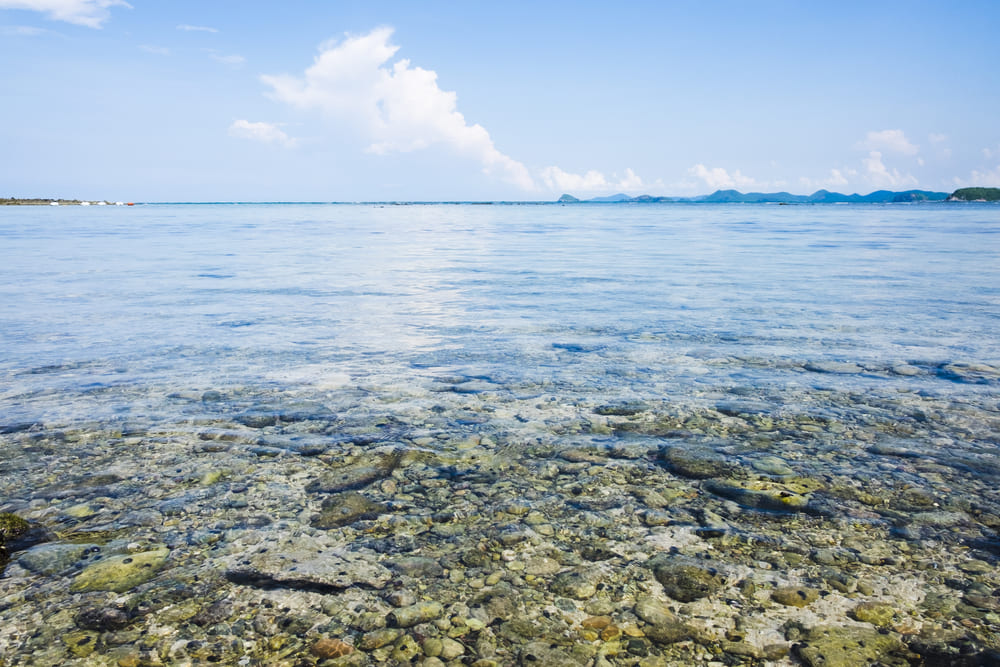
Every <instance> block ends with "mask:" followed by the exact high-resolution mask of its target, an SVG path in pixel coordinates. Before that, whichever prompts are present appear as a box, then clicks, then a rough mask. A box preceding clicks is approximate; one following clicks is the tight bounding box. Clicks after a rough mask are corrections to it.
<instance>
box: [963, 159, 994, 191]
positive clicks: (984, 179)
mask: <svg viewBox="0 0 1000 667" xmlns="http://www.w3.org/2000/svg"><path fill="white" fill-rule="evenodd" d="M953 180H954V181H955V185H957V186H958V187H963V188H975V187H979V188H1000V164H998V165H997V166H996V167H994V168H993V169H987V170H986V171H979V170H978V169H974V170H973V171H972V173H970V174H969V178H968V179H963V178H957V177H956V178H955V179H953Z"/></svg>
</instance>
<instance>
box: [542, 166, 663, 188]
mask: <svg viewBox="0 0 1000 667" xmlns="http://www.w3.org/2000/svg"><path fill="white" fill-rule="evenodd" d="M541 178H542V182H543V183H545V185H546V187H548V188H549V189H550V190H559V191H561V192H591V191H595V190H614V191H616V192H634V191H636V190H639V189H641V188H642V187H644V185H643V181H642V179H641V178H640V177H639V175H638V174H636V173H635V172H634V171H632V169H630V168H628V169H625V174H624V175H623V176H622V177H621V178H619V177H618V176H617V175H613V176H612V177H611V178H608V177H607V176H605V175H604V174H602V173H601V172H599V171H596V170H593V169H591V170H590V171H588V172H587V173H585V174H573V173H570V172H567V171H563V170H562V169H560V168H559V167H545V168H544V169H542V172H541Z"/></svg>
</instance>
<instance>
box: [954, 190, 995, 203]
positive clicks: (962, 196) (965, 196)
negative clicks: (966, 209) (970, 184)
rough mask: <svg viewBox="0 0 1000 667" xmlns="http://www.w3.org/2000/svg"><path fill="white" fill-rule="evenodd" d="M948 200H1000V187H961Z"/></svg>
mask: <svg viewBox="0 0 1000 667" xmlns="http://www.w3.org/2000/svg"><path fill="white" fill-rule="evenodd" d="M948 201H1000V188H960V189H958V190H955V191H954V192H952V193H951V196H950V197H948Z"/></svg>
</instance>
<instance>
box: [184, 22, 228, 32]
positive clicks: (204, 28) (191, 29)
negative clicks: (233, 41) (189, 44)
mask: <svg viewBox="0 0 1000 667" xmlns="http://www.w3.org/2000/svg"><path fill="white" fill-rule="evenodd" d="M177 29H178V30H184V31H186V32H219V31H218V30H216V29H215V28H209V27H208V26H204V25H188V24H187V23H182V24H180V25H179V26H177Z"/></svg>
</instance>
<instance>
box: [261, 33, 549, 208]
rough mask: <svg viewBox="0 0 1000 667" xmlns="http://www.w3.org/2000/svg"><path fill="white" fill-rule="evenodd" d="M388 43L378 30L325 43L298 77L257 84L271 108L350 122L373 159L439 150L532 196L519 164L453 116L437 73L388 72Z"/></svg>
mask: <svg viewBox="0 0 1000 667" xmlns="http://www.w3.org/2000/svg"><path fill="white" fill-rule="evenodd" d="M391 37H392V29H391V28H377V29H375V30H373V31H372V32H370V33H368V34H366V35H361V36H355V37H347V38H346V39H344V40H343V41H341V42H327V43H325V44H323V45H321V46H320V52H319V54H318V55H317V56H316V58H315V60H314V62H313V64H312V66H310V67H309V68H308V69H306V70H305V72H304V73H303V75H302V76H290V75H278V76H269V75H264V76H261V80H262V81H263V82H264V83H265V84H266V85H268V86H270V88H271V92H270V95H271V97H272V98H274V99H276V100H279V101H282V102H285V103H287V104H290V105H292V106H295V107H298V108H301V109H318V110H320V111H323V112H324V113H326V114H328V115H330V116H333V117H335V118H337V119H338V120H343V119H346V120H349V121H350V122H353V123H354V124H355V125H356V126H357V127H360V128H361V129H362V130H363V132H364V133H365V135H366V138H367V140H368V141H370V142H371V143H370V145H369V147H368V149H369V150H370V151H371V152H373V153H377V154H386V153H392V152H406V151H415V150H420V149H423V148H427V147H429V146H434V145H443V146H447V147H449V148H451V149H452V150H454V151H456V152H457V153H459V154H461V155H465V156H468V157H470V158H472V159H475V160H477V161H479V163H480V164H481V165H482V166H483V170H484V171H485V172H486V173H490V174H496V175H498V176H500V177H501V178H503V179H504V180H506V181H508V182H510V183H513V184H515V185H517V186H519V187H521V188H523V189H525V190H533V189H535V183H534V180H533V179H532V177H531V175H530V173H529V172H528V169H527V168H526V167H525V166H524V165H523V164H521V163H520V162H518V161H517V160H514V159H513V158H511V157H509V156H507V155H505V154H504V153H501V152H500V151H499V150H497V148H496V146H495V145H494V143H493V139H491V138H490V135H489V133H488V132H487V131H486V130H485V129H484V128H483V127H482V126H481V125H478V124H474V125H470V124H469V123H468V122H466V120H465V116H463V115H462V114H461V113H460V112H459V111H458V110H457V108H456V101H457V95H456V94H455V93H454V92H449V91H444V90H441V88H440V87H438V83H437V73H435V72H434V71H432V70H426V69H423V68H421V67H416V66H411V64H410V61H409V60H406V59H401V60H397V61H395V62H394V63H392V64H389V60H390V59H391V58H393V56H395V54H396V52H397V51H398V50H399V47H398V46H396V45H394V44H391V43H390V41H389V40H390V38H391Z"/></svg>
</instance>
